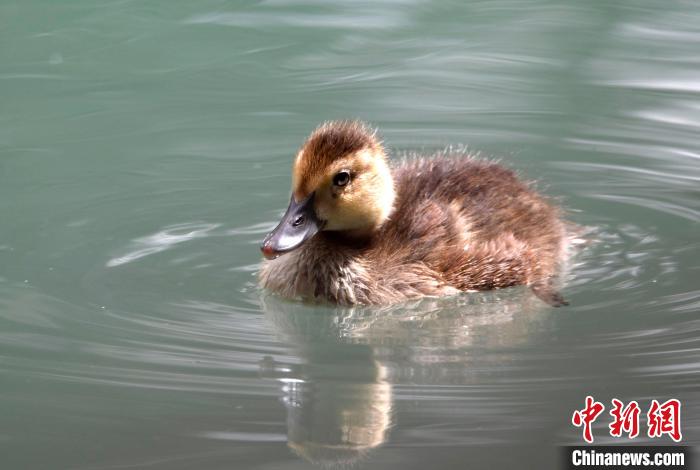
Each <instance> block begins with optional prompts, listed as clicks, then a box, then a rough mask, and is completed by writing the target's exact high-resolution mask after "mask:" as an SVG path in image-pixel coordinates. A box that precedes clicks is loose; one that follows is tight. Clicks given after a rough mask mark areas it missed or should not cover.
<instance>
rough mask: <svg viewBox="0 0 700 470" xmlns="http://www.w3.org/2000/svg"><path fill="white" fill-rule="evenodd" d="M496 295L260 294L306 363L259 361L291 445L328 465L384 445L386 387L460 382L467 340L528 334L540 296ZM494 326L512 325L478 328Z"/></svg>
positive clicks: (388, 404)
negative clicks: (359, 302) (330, 304)
mask: <svg viewBox="0 0 700 470" xmlns="http://www.w3.org/2000/svg"><path fill="white" fill-rule="evenodd" d="M501 295H502V294H501ZM497 297H498V296H496V295H493V294H492V295H486V296H484V295H480V296H473V297H472V298H471V299H470V300H466V298H465V297H464V296H463V297H461V298H458V299H443V300H424V301H422V302H418V303H416V304H414V305H405V304H404V305H402V306H400V307H393V308H384V309H371V308H337V309H333V308H324V307H309V306H308V305H303V304H299V303H293V302H289V301H285V300H280V299H278V298H276V297H274V296H265V297H264V298H263V299H262V303H263V307H264V309H265V312H266V315H267V317H268V319H269V320H270V322H271V323H272V324H273V325H274V328H275V330H276V332H277V333H278V335H279V336H280V339H281V340H283V341H284V342H286V343H289V344H291V345H293V347H294V348H295V353H296V354H297V355H298V357H299V358H300V359H301V361H302V362H301V363H298V364H288V363H284V362H277V361H275V359H273V358H272V357H266V358H265V359H264V360H263V361H262V362H261V373H262V375H263V376H264V377H268V378H275V379H277V380H279V381H280V382H281V383H282V390H283V402H284V403H285V406H286V408H287V413H288V418H287V432H288V445H289V447H290V448H291V449H292V450H294V452H296V453H297V454H299V455H300V456H302V457H304V458H306V459H307V460H309V461H311V462H314V463H321V464H324V465H333V464H336V463H337V464H347V463H350V462H352V461H355V460H357V459H359V458H361V457H362V456H363V455H365V454H367V452H368V451H370V450H371V449H374V448H376V447H378V446H380V445H381V444H382V443H384V442H385V440H386V439H387V437H388V432H389V428H390V427H391V423H392V419H391V416H392V413H391V410H392V402H393V393H392V384H394V383H397V382H399V381H402V380H404V381H410V382H412V383H417V382H418V383H420V382H430V383H432V384H435V383H440V382H444V381H448V382H453V381H454V380H455V378H457V380H458V381H459V382H462V383H464V381H465V380H468V378H467V377H466V376H465V373H466V372H467V371H468V368H465V366H467V365H468V364H469V361H470V357H469V354H470V351H471V352H473V348H470V347H471V346H477V347H479V346H481V345H498V344H501V343H508V344H513V343H514V342H515V343H517V341H518V338H519V337H523V336H526V335H527V329H528V327H529V326H532V325H533V319H534V318H535V317H534V316H533V312H536V311H538V310H539V309H540V305H541V304H540V302H539V301H538V300H536V299H530V294H529V293H526V292H515V293H513V292H510V293H509V294H508V296H507V297H508V298H507V299H506V300H503V299H498V298H497ZM475 298H476V299H478V301H476V302H474V299H475ZM536 323H537V322H534V324H536ZM499 324H500V325H508V328H496V331H494V330H492V329H489V328H482V327H484V326H489V325H490V326H493V325H499ZM528 325H529V326H528ZM489 331H490V332H491V333H489ZM455 371H457V374H455Z"/></svg>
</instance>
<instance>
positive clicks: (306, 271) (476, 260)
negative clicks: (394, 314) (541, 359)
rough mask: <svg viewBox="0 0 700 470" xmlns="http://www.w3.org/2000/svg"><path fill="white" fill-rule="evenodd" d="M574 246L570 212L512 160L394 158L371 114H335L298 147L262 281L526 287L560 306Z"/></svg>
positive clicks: (296, 289) (337, 295) (377, 296)
mask: <svg viewBox="0 0 700 470" xmlns="http://www.w3.org/2000/svg"><path fill="white" fill-rule="evenodd" d="M566 245H567V226H566V223H565V222H564V221H563V220H562V218H561V210H560V209H559V208H557V207H556V206H554V205H553V204H551V203H549V202H548V201H547V200H545V198H544V197H542V196H541V195H539V194H538V193H537V192H535V191H534V190H533V189H531V187H530V186H529V185H528V184H526V183H525V182H523V181H522V180H520V179H519V178H518V177H517V176H516V174H515V173H514V172H513V171H512V170H510V169H507V168H505V167H503V166H501V165H499V164H497V163H495V162H493V161H488V160H483V159H478V158H475V157H471V156H465V155H449V154H445V155H442V154H440V155H435V156H433V157H432V158H425V157H416V158H412V159H405V160H404V161H399V162H389V160H388V158H387V154H386V151H385V150H384V147H383V145H382V143H381V142H380V141H379V140H378V139H377V137H376V132H375V131H373V130H372V129H371V128H370V127H368V126H367V125H366V124H364V123H362V122H359V121H334V122H326V123H324V124H322V125H321V126H320V127H318V128H317V129H316V130H315V131H314V132H313V133H312V134H311V136H310V137H309V138H308V139H307V140H306V142H305V143H304V144H303V145H302V147H301V149H300V150H299V152H298V153H297V155H296V159H295V161H294V165H293V169H292V195H291V199H290V201H289V207H288V208H287V211H286V213H285V214H284V216H283V217H282V221H281V222H280V223H279V225H277V227H276V228H275V229H274V230H272V232H270V233H269V234H268V235H267V236H266V237H265V239H264V241H263V242H262V245H261V251H262V253H263V255H264V256H265V258H266V261H263V264H262V267H261V269H260V272H259V279H260V283H261V285H262V287H263V288H266V289H268V290H270V291H272V292H275V293H277V294H279V295H281V296H283V297H288V298H299V299H304V300H316V301H324V302H330V303H335V304H342V305H354V304H375V305H388V304H393V303H397V302H402V301H405V300H409V299H416V298H419V297H426V296H445V295H454V294H457V293H459V292H464V291H482V290H489V289H499V288H504V287H510V286H516V285H527V286H529V287H530V288H531V289H532V291H533V292H534V294H535V295H537V296H538V297H539V298H540V299H542V300H544V301H545V302H547V303H549V304H550V305H553V306H561V305H567V302H566V301H565V300H564V298H563V297H562V296H561V295H560V294H559V293H558V292H557V291H556V288H555V284H556V282H555V281H556V278H557V273H558V270H559V266H560V264H561V263H562V262H563V260H564V258H565V253H566V248H567V247H566Z"/></svg>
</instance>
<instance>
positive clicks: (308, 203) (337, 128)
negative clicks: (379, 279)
mask: <svg viewBox="0 0 700 470" xmlns="http://www.w3.org/2000/svg"><path fill="white" fill-rule="evenodd" d="M393 203H394V183H393V180H392V177H391V171H390V170H389V167H388V165H387V161H386V154H385V153H384V149H383V147H382V145H381V143H380V142H379V141H378V140H377V138H376V137H375V133H374V131H373V130H371V129H370V128H368V127H367V126H366V125H365V124H363V123H361V122H358V121H335V122H327V123H324V124H323V125H321V126H320V127H319V128H318V129H316V130H315V131H314V132H313V133H312V134H311V136H309V138H308V139H307V140H306V142H305V143H304V145H302V147H301V149H300V150H299V153H298V154H297V157H296V159H295V161H294V166H293V169H292V197H291V200H290V201H289V207H288V208H287V212H286V213H285V214H284V217H282V221H281V222H280V223H279V225H277V227H276V228H275V229H274V230H273V231H272V232H270V233H269V234H268V235H267V237H265V240H264V241H263V243H262V246H261V250H262V252H263V254H264V255H265V257H266V258H268V259H272V258H276V257H277V256H279V255H281V254H284V253H286V252H288V251H291V250H293V249H295V248H297V247H299V246H301V245H302V244H303V243H304V242H306V241H307V240H309V239H311V238H312V237H313V236H314V235H316V234H317V233H318V232H319V231H321V230H328V231H338V232H343V233H344V234H345V235H347V236H348V237H364V236H367V235H369V234H371V233H372V232H373V231H374V230H376V229H377V228H378V227H380V226H381V225H382V224H383V223H384V222H385V221H386V220H387V218H388V217H389V214H390V213H391V211H392V208H393Z"/></svg>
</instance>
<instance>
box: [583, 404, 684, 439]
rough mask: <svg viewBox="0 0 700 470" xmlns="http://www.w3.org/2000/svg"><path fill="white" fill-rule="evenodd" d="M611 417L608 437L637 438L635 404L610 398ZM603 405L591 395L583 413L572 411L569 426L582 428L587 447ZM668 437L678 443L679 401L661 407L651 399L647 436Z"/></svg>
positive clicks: (636, 409) (637, 416) (638, 410)
mask: <svg viewBox="0 0 700 470" xmlns="http://www.w3.org/2000/svg"><path fill="white" fill-rule="evenodd" d="M611 402H612V409H611V410H610V416H612V418H613V421H612V423H610V424H609V425H608V428H609V430H610V435H611V436H613V437H622V436H623V434H626V435H627V437H628V438H629V439H634V438H635V437H637V436H638V435H639V415H640V413H641V410H640V408H639V404H638V403H637V402H636V401H634V400H633V401H631V402H629V403H628V404H627V405H625V404H624V403H623V402H622V401H620V400H618V399H617V398H613V399H612V401H611ZM604 409H605V406H604V405H603V404H602V403H600V402H597V401H595V400H594V399H593V397H591V396H590V395H589V396H587V397H586V406H585V407H584V408H583V409H582V410H576V411H574V414H573V415H572V416H571V423H572V424H573V425H574V426H576V427H583V439H584V440H585V441H586V442H588V443H589V444H590V443H592V442H593V430H592V425H593V422H594V421H595V420H596V418H598V416H599V415H600V414H601V413H602V412H603V410H604ZM664 434H667V435H668V436H669V437H670V438H671V439H673V440H674V441H675V442H680V440H681V439H682V437H683V436H682V434H681V402H680V401H678V400H676V399H675V398H674V399H671V400H668V401H666V402H664V403H662V404H659V402H658V401H656V400H652V401H651V405H650V406H649V411H648V412H647V435H648V436H649V437H651V438H655V437H661V436H663V435H664Z"/></svg>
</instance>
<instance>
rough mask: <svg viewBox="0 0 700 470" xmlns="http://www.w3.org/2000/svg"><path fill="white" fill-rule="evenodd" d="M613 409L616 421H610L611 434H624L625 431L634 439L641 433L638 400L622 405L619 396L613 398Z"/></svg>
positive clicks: (617, 435) (611, 412)
mask: <svg viewBox="0 0 700 470" xmlns="http://www.w3.org/2000/svg"><path fill="white" fill-rule="evenodd" d="M612 404H613V409H612V410H610V415H611V416H612V417H613V418H614V421H613V422H612V423H610V426H608V427H609V428H610V435H611V436H614V437H620V436H622V433H623V432H626V433H627V437H629V438H630V439H634V438H635V437H637V436H638V435H639V405H638V404H637V402H636V401H631V402H629V403H628V404H627V406H625V407H624V408H623V407H622V405H623V403H622V402H621V401H620V400H618V399H617V398H613V399H612Z"/></svg>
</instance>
